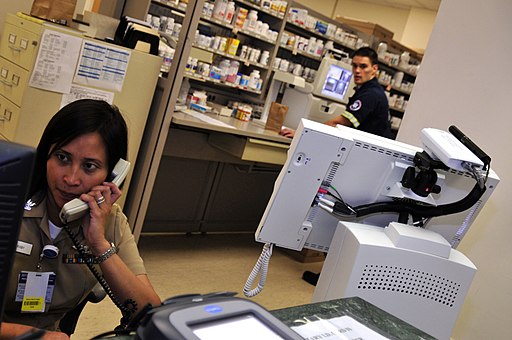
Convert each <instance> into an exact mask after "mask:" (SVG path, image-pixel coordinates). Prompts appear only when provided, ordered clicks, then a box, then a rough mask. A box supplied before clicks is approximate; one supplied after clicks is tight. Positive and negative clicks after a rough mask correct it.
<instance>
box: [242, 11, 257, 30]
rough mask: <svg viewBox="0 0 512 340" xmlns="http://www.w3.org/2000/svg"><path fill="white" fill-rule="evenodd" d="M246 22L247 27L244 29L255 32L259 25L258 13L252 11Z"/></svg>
mask: <svg viewBox="0 0 512 340" xmlns="http://www.w3.org/2000/svg"><path fill="white" fill-rule="evenodd" d="M245 22H246V24H247V25H246V26H245V27H244V28H245V29H247V30H249V31H254V30H255V29H256V25H257V23H258V11H257V10H255V9H251V10H250V11H249V14H247V20H246V21H245Z"/></svg>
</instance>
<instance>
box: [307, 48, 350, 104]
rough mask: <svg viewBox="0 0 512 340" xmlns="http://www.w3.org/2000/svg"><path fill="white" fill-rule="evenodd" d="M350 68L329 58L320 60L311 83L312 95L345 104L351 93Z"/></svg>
mask: <svg viewBox="0 0 512 340" xmlns="http://www.w3.org/2000/svg"><path fill="white" fill-rule="evenodd" d="M352 78H353V77H352V67H351V66H350V65H349V64H347V63H345V62H343V61H340V60H336V59H334V58H331V57H325V58H323V59H322V62H321V63H320V66H319V68H318V70H317V72H316V74H315V80H314V82H313V95H315V96H317V97H320V98H324V99H328V100H332V101H334V102H339V103H343V104H346V103H348V98H349V97H350V96H351V95H352V93H353V88H354V86H355V85H354V81H353V79H352Z"/></svg>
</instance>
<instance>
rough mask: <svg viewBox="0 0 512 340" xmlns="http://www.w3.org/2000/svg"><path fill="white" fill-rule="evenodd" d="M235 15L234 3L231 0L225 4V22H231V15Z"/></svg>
mask: <svg viewBox="0 0 512 340" xmlns="http://www.w3.org/2000/svg"><path fill="white" fill-rule="evenodd" d="M234 15H235V3H234V2H233V1H230V2H228V5H227V6H226V14H225V15H224V21H225V22H226V23H227V24H231V22H232V21H233V16H234Z"/></svg>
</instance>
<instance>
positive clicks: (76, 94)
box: [60, 85, 114, 108]
mask: <svg viewBox="0 0 512 340" xmlns="http://www.w3.org/2000/svg"><path fill="white" fill-rule="evenodd" d="M79 99H97V100H104V101H106V102H107V103H109V104H112V103H113V102H114V93H113V92H109V91H103V90H98V89H93V88H90V87H85V86H80V85H72V86H71V89H70V91H69V93H67V94H64V95H62V100H61V103H60V107H61V108H62V107H64V106H66V105H67V104H69V103H71V102H74V101H75V100H79Z"/></svg>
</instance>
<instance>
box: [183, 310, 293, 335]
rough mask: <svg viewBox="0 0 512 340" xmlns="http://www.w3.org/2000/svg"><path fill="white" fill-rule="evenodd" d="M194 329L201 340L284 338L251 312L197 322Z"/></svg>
mask: <svg viewBox="0 0 512 340" xmlns="http://www.w3.org/2000/svg"><path fill="white" fill-rule="evenodd" d="M192 331H193V332H194V334H195V335H196V336H197V337H198V338H199V339H201V340H238V339H254V340H257V339H269V340H271V339H274V340H282V339H283V338H282V337H281V336H279V335H278V334H276V333H275V332H274V331H273V330H272V329H271V328H269V327H268V326H267V325H265V324H264V323H263V322H262V321H261V320H259V319H258V318H257V317H255V316H254V315H251V314H245V315H240V316H237V317H231V318H227V319H221V320H215V321H212V322H207V323H202V324H197V325H194V326H193V327H192Z"/></svg>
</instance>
